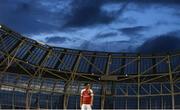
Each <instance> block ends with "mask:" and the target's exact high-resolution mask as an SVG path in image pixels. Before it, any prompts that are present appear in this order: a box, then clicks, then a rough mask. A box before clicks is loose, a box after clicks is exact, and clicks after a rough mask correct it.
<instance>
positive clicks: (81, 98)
mask: <svg viewBox="0 0 180 110" xmlns="http://www.w3.org/2000/svg"><path fill="white" fill-rule="evenodd" d="M81 106H82V96H80V107H81Z"/></svg>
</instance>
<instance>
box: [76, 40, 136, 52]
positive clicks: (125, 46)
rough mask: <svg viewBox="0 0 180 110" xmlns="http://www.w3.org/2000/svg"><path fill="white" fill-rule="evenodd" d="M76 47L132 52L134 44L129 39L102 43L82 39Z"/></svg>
mask: <svg viewBox="0 0 180 110" xmlns="http://www.w3.org/2000/svg"><path fill="white" fill-rule="evenodd" d="M78 48H79V49H82V50H91V51H104V52H130V51H131V52H133V51H135V49H136V46H134V45H133V44H132V42H131V41H110V42H102V43H95V42H90V41H84V42H83V43H82V44H81V45H80V46H79V47H78Z"/></svg>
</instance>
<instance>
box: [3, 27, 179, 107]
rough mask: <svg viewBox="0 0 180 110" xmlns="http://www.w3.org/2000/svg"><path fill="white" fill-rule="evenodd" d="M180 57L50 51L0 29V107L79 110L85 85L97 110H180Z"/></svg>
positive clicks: (67, 50) (9, 31)
mask: <svg viewBox="0 0 180 110" xmlns="http://www.w3.org/2000/svg"><path fill="white" fill-rule="evenodd" d="M179 73H180V53H179V52H176V53H167V54H139V53H112V52H109V53H108V52H96V51H83V50H75V49H66V48H59V47H51V46H48V45H46V44H43V43H40V42H37V41H35V40H32V39H29V38H27V37H24V36H22V35H20V34H18V33H16V32H14V31H12V30H11V29H9V28H7V27H5V26H0V108H9V109H11V108H14V109H18V108H27V109H28V108H32V109H33V108H45V109H79V108H80V107H79V105H80V104H79V100H80V97H79V95H80V90H81V89H82V88H83V84H84V83H85V82H88V83H91V85H92V89H93V91H94V94H95V96H94V104H93V108H94V109H131V108H133V109H176V108H179V109H180V77H179V76H180V74H179Z"/></svg>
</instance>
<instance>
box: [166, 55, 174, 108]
mask: <svg viewBox="0 0 180 110" xmlns="http://www.w3.org/2000/svg"><path fill="white" fill-rule="evenodd" d="M167 63H168V69H169V79H170V86H171V99H172V109H174V108H175V107H174V105H175V104H174V82H173V76H172V68H171V61H170V56H169V55H168V56H167Z"/></svg>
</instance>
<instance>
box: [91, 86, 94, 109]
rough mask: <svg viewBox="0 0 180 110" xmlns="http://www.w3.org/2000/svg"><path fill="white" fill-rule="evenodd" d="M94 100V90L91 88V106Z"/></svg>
mask: <svg viewBox="0 0 180 110" xmlns="http://www.w3.org/2000/svg"><path fill="white" fill-rule="evenodd" d="M93 100H94V93H93V91H92V90H91V106H92V105H93Z"/></svg>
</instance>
